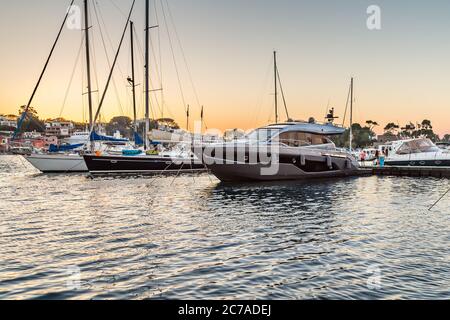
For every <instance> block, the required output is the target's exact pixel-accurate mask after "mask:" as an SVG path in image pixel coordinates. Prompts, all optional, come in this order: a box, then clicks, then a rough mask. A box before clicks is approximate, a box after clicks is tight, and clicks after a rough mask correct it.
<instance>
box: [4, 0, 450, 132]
mask: <svg viewBox="0 0 450 320" xmlns="http://www.w3.org/2000/svg"><path fill="white" fill-rule="evenodd" d="M1 1H2V6H1V7H2V10H1V12H0V44H1V46H0V72H1V77H0V113H17V110H18V107H19V106H20V105H22V104H26V102H27V100H28V98H29V95H30V94H31V91H32V89H33V86H34V84H35V82H36V80H37V77H38V75H39V73H40V70H41V68H42V66H43V63H44V61H45V59H46V56H47V54H48V52H49V50H50V47H51V44H52V42H53V41H54V38H55V36H56V33H57V31H58V28H59V25H60V23H61V22H62V19H63V17H64V13H65V10H66V7H67V5H68V3H69V1H63V0H40V1H32V0H15V1H5V0H1ZM168 1H169V3H170V7H171V10H172V14H173V18H174V21H175V25H176V27H177V30H178V34H179V37H180V39H181V43H182V46H183V49H184V51H185V54H186V59H187V61H188V65H189V69H190V71H191V74H192V78H193V82H194V83H195V87H196V89H197V92H198V96H199V100H200V104H202V105H204V106H205V115H206V122H207V125H208V127H210V128H219V129H222V130H223V129H227V128H236V127H239V128H243V129H249V128H253V127H256V126H259V125H264V124H266V123H267V122H269V121H273V120H274V112H273V80H272V79H273V78H272V77H273V75H272V71H271V68H273V67H272V61H271V57H272V51H273V50H274V49H276V50H277V51H278V64H279V69H280V74H281V77H282V81H283V86H284V91H285V93H286V98H287V102H288V107H289V110H290V113H291V115H292V117H294V118H296V119H307V118H308V117H310V116H314V117H316V118H317V119H322V118H323V117H324V115H325V111H326V107H327V105H328V103H330V105H331V106H334V107H335V108H336V110H337V113H338V115H340V116H341V117H342V115H343V112H344V109H345V102H346V98H347V93H348V86H349V82H350V77H352V76H353V77H355V121H358V122H364V121H365V120H367V119H371V120H376V121H378V122H379V123H381V124H382V125H383V126H384V125H385V124H386V123H387V122H388V121H394V122H398V123H400V124H401V125H404V124H405V123H406V122H409V121H412V122H418V121H421V120H423V119H425V118H428V119H430V120H432V122H433V123H434V126H435V129H436V131H437V132H438V133H439V134H441V135H442V134H444V133H449V132H450V117H449V111H450V108H449V107H450V90H449V88H450V59H449V58H448V57H449V56H450V1H447V0H442V1H439V0H433V1H411V0H409V1H406V0H404V1H393V0H391V1H381V0H371V1H366V0H346V1H344V0H341V1H338V0H329V1H325V0H319V1H303V0H295V1H294V0H291V1H288V0H277V1H275V0H272V1H269V0H228V1H219V0H192V1H186V0H168ZM156 2H157V3H158V11H159V18H160V21H159V24H160V36H161V52H162V67H163V72H162V74H163V81H162V82H163V87H164V95H165V102H166V103H165V108H164V109H165V115H166V116H171V117H174V118H175V119H176V120H177V121H178V122H179V123H180V124H182V125H183V126H185V120H184V106H183V102H182V99H181V98H180V90H179V88H178V82H177V76H176V72H175V68H174V64H173V60H172V54H171V51H170V50H169V47H170V46H169V42H168V39H167V32H166V30H165V25H164V22H163V19H162V15H161V10H160V0H157V1H156ZM76 3H77V4H78V5H81V4H82V1H80V0H77V1H76ZM372 4H376V5H379V6H380V7H381V10H382V29H381V30H380V31H370V30H368V29H367V27H366V19H367V13H366V10H367V7H368V6H369V5H372ZM130 5H131V0H97V8H99V9H100V11H101V13H102V16H103V17H104V19H105V23H106V30H107V33H108V34H109V35H110V38H111V41H112V45H113V46H114V47H116V46H117V44H118V40H119V38H120V34H121V31H122V28H123V26H124V23H125V16H124V14H125V12H126V11H127V10H128V9H129V6H130ZM143 8H144V1H143V0H137V6H136V9H135V12H134V14H133V20H134V21H135V23H136V28H137V30H138V33H139V35H138V36H139V42H140V43H141V45H142V41H143V40H142V38H143V28H144V25H143V22H144V19H143V18H144V9H143ZM119 9H120V10H119ZM166 14H168V13H167V12H166ZM92 15H93V20H94V21H92V24H93V36H92V37H93V41H92V42H93V46H94V48H95V61H96V62H95V66H96V68H95V69H96V70H97V72H95V73H96V74H97V77H98V86H97V81H96V80H94V84H95V85H94V87H95V88H94V89H97V88H98V89H99V90H100V91H102V90H103V87H104V83H105V80H106V77H107V72H108V65H107V63H106V58H105V54H104V51H103V47H102V45H101V39H100V33H99V32H98V25H97V22H96V19H95V16H94V13H92ZM152 20H153V22H152V23H155V24H156V16H155V14H154V12H153V13H152ZM157 32H158V31H156V29H155V30H154V31H153V35H154V37H153V40H154V43H155V51H156V52H158V51H159V49H158V48H157V46H156V43H157V41H156V39H157ZM171 36H172V41H173V44H174V46H175V55H176V59H175V60H176V61H177V65H178V68H179V72H180V78H181V83H182V86H183V92H184V95H185V101H186V103H189V104H190V105H192V112H191V115H192V118H197V119H198V118H199V117H200V110H199V106H198V103H197V101H196V98H195V95H194V92H193V89H192V87H191V85H190V81H189V76H188V72H187V71H186V67H185V64H184V61H183V57H182V54H181V50H180V48H179V46H178V45H177V41H176V37H175V33H174V32H173V31H172V32H171ZM105 37H106V34H105ZM106 42H107V48H108V54H109V56H110V59H112V56H113V49H112V46H111V45H110V43H109V41H108V39H106ZM80 43H81V31H74V30H69V29H65V30H64V33H63V35H62V39H61V42H60V43H59V45H58V48H57V51H56V53H55V56H54V59H53V60H52V62H51V65H50V68H49V69H48V73H47V74H46V76H45V78H44V81H43V83H42V87H41V89H40V90H39V91H38V94H37V96H36V99H35V101H34V103H33V105H34V106H35V107H36V109H37V110H38V112H39V114H40V116H41V117H45V118H47V117H57V116H59V115H60V113H61V110H62V105H63V101H64V97H65V94H66V90H67V87H68V83H69V80H70V77H71V73H72V70H73V68H74V65H75V61H76V56H77V52H78V50H79V48H80ZM128 50H129V39H128V36H127V38H126V40H125V43H124V47H123V51H122V53H121V56H120V59H119V64H118V66H119V68H118V69H117V70H116V72H115V74H114V79H115V82H116V87H117V92H118V94H117V95H118V96H119V99H118V98H117V97H116V96H117V95H116V91H115V90H114V86H112V87H111V90H110V91H109V94H108V99H107V103H106V104H105V108H104V111H103V116H104V118H110V117H111V116H113V115H123V114H126V115H131V100H130V88H127V87H126V83H125V78H126V77H127V76H128V75H130V62H129V53H128ZM136 51H137V54H139V49H136ZM157 60H159V58H158V59H157ZM136 61H137V67H138V68H139V69H138V72H137V73H138V75H139V77H138V79H137V82H139V83H142V73H143V71H142V68H143V67H142V58H141V57H137V58H136ZM155 62H156V61H155V59H153V58H152V65H153V67H154V66H155ZM158 65H159V61H158ZM82 69H83V68H82V64H81V63H79V64H78V67H77V68H76V72H75V76H74V81H73V85H72V87H71V88H70V90H69V95H68V98H67V101H66V104H65V107H64V110H63V112H62V113H61V114H62V116H64V117H67V118H70V119H75V120H82V119H83V118H85V117H86V116H84V115H83V114H85V112H86V111H85V110H86V101H84V100H86V96H84V97H83V96H82V95H81V92H82V90H83V86H85V81H84V82H83V81H82V79H83V73H82ZM153 71H154V72H153V75H152V79H153V83H154V86H153V87H154V88H158V87H159V86H160V84H159V83H158V82H159V80H158V77H157V73H158V72H155V70H154V69H153ZM142 90H143V89H142V87H140V88H139V90H138V91H139V101H140V103H139V113H140V115H142V114H143V111H142V103H141V101H142ZM153 96H154V98H155V97H156V96H158V97H159V96H160V94H159V93H157V94H154V95H153ZM95 101H97V96H95ZM119 101H120V103H119ZM154 101H155V100H154ZM153 105H154V110H156V111H155V112H157V115H158V116H160V114H161V112H160V108H158V107H156V106H155V103H153ZM83 110H84V111H83Z"/></svg>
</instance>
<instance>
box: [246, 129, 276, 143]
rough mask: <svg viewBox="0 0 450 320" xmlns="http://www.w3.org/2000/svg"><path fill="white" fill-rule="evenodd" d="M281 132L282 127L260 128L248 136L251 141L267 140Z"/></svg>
mask: <svg viewBox="0 0 450 320" xmlns="http://www.w3.org/2000/svg"><path fill="white" fill-rule="evenodd" d="M279 132H280V129H258V130H255V131H252V132H251V133H249V134H248V135H247V137H246V138H247V139H248V140H250V141H259V142H266V141H269V140H270V139H271V138H272V137H273V136H274V135H276V134H278V133H279Z"/></svg>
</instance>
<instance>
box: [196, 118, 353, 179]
mask: <svg viewBox="0 0 450 320" xmlns="http://www.w3.org/2000/svg"><path fill="white" fill-rule="evenodd" d="M344 132H345V129H344V128H341V127H337V126H335V125H333V124H332V123H328V124H318V123H316V122H315V121H310V122H290V123H284V124H275V125H270V126H267V127H263V128H260V129H257V130H255V131H253V132H251V133H250V134H249V135H247V136H246V137H245V139H243V140H239V141H234V142H229V143H222V144H211V145H197V146H196V147H195V148H194V149H195V150H194V153H195V154H196V156H197V157H198V158H199V159H202V160H203V162H204V164H205V165H206V166H207V167H208V169H209V170H210V171H211V172H212V173H213V174H214V175H215V176H216V177H217V178H219V179H220V180H221V181H224V182H231V181H276V180H301V179H311V178H327V177H345V176H351V175H354V174H356V173H357V171H358V169H359V165H358V162H357V161H356V159H355V158H354V157H353V156H352V155H351V153H350V152H348V151H346V150H341V149H338V148H336V145H335V144H334V143H333V142H332V141H331V139H330V137H331V136H335V135H341V134H343V133H344Z"/></svg>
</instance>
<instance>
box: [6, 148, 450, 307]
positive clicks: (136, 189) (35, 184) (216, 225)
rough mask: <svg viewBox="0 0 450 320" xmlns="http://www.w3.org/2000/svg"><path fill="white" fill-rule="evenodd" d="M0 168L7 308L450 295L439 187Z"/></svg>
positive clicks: (20, 165) (13, 161) (415, 182)
mask: <svg viewBox="0 0 450 320" xmlns="http://www.w3.org/2000/svg"><path fill="white" fill-rule="evenodd" d="M0 169H1V170H0V184H1V186H2V193H1V195H0V197H1V202H2V206H1V208H0V214H1V216H2V220H1V223H0V229H1V236H0V245H1V248H2V250H1V253H0V264H1V268H0V279H2V281H0V297H1V298H2V299H77V300H78V299H114V300H116V299H423V298H427V299H449V298H450V297H449V292H448V287H449V285H450V270H449V269H448V265H449V262H450V261H449V255H448V254H447V251H448V250H447V248H448V246H449V245H450V242H449V241H450V240H449V238H448V234H449V232H450V229H449V224H448V213H449V212H448V208H449V206H450V199H449V198H448V197H446V198H444V199H443V200H442V202H440V203H439V204H438V205H437V206H436V207H435V209H434V210H433V211H431V212H429V211H428V208H429V206H431V205H432V204H433V202H434V201H436V200H437V199H438V196H439V195H441V194H443V193H444V192H445V190H446V189H447V188H448V184H447V183H443V181H442V180H439V179H436V178H421V179H417V178H409V177H376V176H370V177H364V178H346V179H331V180H330V179H325V180H317V181H313V182H308V183H305V182H283V183H274V182H272V183H260V184H257V185H255V184H246V183H244V184H233V185H226V184H225V185H224V184H221V183H220V182H219V181H218V180H216V179H214V178H212V177H208V175H206V174H203V175H201V176H183V177H179V178H177V179H174V177H172V176H170V177H158V178H156V179H154V178H139V179H136V178H133V179H111V178H102V179H95V180H90V179H86V177H85V175H83V174H81V175H80V174H72V175H63V176H61V175H42V174H39V173H38V172H36V170H35V169H34V168H33V167H31V166H30V165H28V164H27V163H26V162H24V161H21V159H20V157H17V156H0ZM418 194H420V197H418V196H417V195H418ZM71 270H79V271H80V277H79V283H78V286H76V287H75V288H73V287H72V288H70V287H67V281H68V279H67V275H68V272H69V274H70V272H72V271H71ZM377 270H378V271H379V276H380V279H381V280H380V283H379V284H378V285H377V284H376V283H375V284H374V285H375V287H376V288H373V287H371V286H370V287H368V281H369V283H370V279H371V278H370V277H371V276H373V275H374V272H378V271H377ZM75 279H76V278H75Z"/></svg>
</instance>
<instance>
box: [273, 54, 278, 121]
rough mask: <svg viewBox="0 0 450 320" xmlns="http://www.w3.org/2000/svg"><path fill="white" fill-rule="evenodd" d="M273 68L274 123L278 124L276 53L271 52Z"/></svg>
mask: <svg viewBox="0 0 450 320" xmlns="http://www.w3.org/2000/svg"><path fill="white" fill-rule="evenodd" d="M273 66H274V75H275V77H274V79H275V123H278V68H277V52H276V51H274V52H273Z"/></svg>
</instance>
